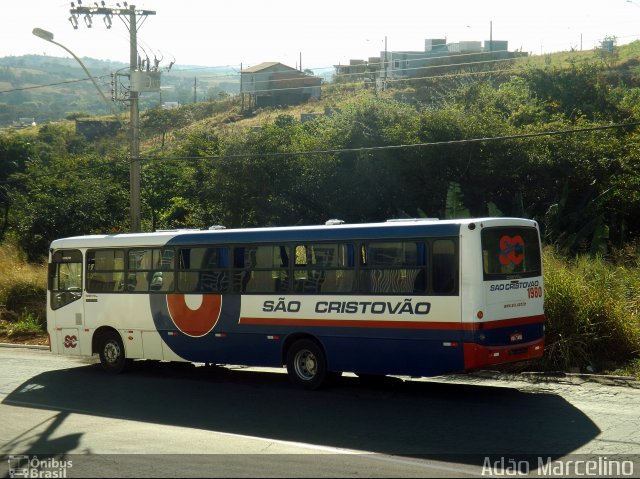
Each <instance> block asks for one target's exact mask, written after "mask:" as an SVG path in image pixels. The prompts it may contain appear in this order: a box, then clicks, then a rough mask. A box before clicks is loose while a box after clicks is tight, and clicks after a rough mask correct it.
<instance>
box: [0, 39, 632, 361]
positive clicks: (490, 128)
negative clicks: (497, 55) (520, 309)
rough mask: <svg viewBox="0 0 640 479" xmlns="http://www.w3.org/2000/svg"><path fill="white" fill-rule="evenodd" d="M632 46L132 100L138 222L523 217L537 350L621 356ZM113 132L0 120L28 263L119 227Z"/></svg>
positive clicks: (7, 200) (124, 174) (7, 204)
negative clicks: (238, 94) (380, 87)
mask: <svg viewBox="0 0 640 479" xmlns="http://www.w3.org/2000/svg"><path fill="white" fill-rule="evenodd" d="M639 49H640V47H639V44H638V43H633V44H630V45H627V46H625V47H620V48H618V49H616V50H615V55H613V56H611V55H610V56H603V55H602V52H590V53H589V54H587V53H586V52H570V53H567V54H563V55H566V57H563V56H558V57H556V56H552V57H549V59H547V58H543V59H542V60H541V61H542V64H538V63H536V61H534V60H536V59H521V60H517V61H512V62H505V63H504V64H501V65H500V66H499V67H497V68H496V67H495V66H484V67H483V66H480V67H479V66H473V67H470V68H467V69H462V68H463V67H461V69H460V70H458V71H456V72H448V73H447V75H444V76H440V77H437V76H430V77H427V76H425V77H423V78H422V79H419V80H405V81H398V82H391V83H390V84H389V85H388V86H389V88H387V89H385V90H384V91H375V90H373V89H365V88H364V86H363V85H362V84H361V83H360V82H343V83H335V84H330V85H326V86H324V87H323V99H322V100H320V101H318V102H315V103H308V104H305V105H299V106H296V107H283V108H274V109H268V110H262V111H257V112H252V114H251V115H248V116H246V115H243V114H241V112H240V108H239V103H238V101H237V100H235V99H227V100H224V101H209V102H202V103H198V104H194V105H190V106H185V107H182V108H178V109H175V110H161V109H150V110H147V111H146V112H145V113H144V114H143V117H142V135H143V141H142V154H141V157H142V158H141V161H142V165H143V170H142V204H143V229H145V230H154V229H159V228H178V227H208V226H209V225H213V224H223V225H226V226H227V227H234V226H242V227H247V226H264V225H294V224H318V223H323V222H324V221H325V220H327V219H329V218H341V219H343V220H345V221H347V222H353V223H356V222H364V221H379V220H386V219H388V218H398V217H420V216H428V217H439V218H452V217H462V216H476V217H477V216H485V215H492V216H494V215H505V216H518V217H528V218H533V219H536V220H537V221H538V222H539V224H540V225H541V229H542V232H543V235H544V240H545V243H546V253H545V263H546V265H547V272H546V274H547V290H546V303H545V304H546V307H547V317H548V330H547V332H548V339H549V347H548V351H549V353H548V354H547V357H546V359H545V361H546V363H545V365H546V366H545V367H547V368H561V369H568V368H574V367H577V368H582V369H585V368H590V369H592V370H595V369H598V370H600V369H608V370H611V369H612V368H615V367H618V366H619V365H621V364H627V365H629V364H631V365H633V364H636V363H637V361H638V358H639V357H640V339H639V337H640V333H639V331H640V325H639V323H638V322H639V320H638V311H637V308H638V303H639V300H638V295H639V291H638V280H637V278H638V264H637V263H638V251H637V245H638V240H639V237H640V222H639V221H640V220H639V218H640V177H639V174H638V166H640V165H639V163H640V136H639V134H638V128H637V125H638V122H639V121H640V76H639V75H640V71H639V65H640V59H639V58H638V50H639ZM574 53H575V54H574ZM300 113H317V115H316V116H315V118H313V119H312V120H311V121H305V122H303V121H301V120H300ZM127 145H128V142H127V137H126V131H122V132H120V133H118V134H117V135H116V137H104V138H101V139H98V140H92V141H89V140H87V139H85V138H84V137H82V136H80V135H78V134H77V133H76V132H75V129H74V125H73V123H71V122H64V121H63V122H58V123H49V124H46V125H44V126H40V127H36V128H32V129H27V130H21V131H19V132H11V133H7V134H5V135H2V136H0V185H2V188H0V208H1V211H0V213H1V215H0V218H1V223H0V234H2V236H3V238H4V240H5V242H11V244H15V245H17V246H18V247H19V248H20V251H23V252H24V253H25V254H26V256H27V258H28V259H29V261H34V262H39V261H42V258H43V257H44V256H45V255H46V253H47V248H48V244H49V242H50V241H51V240H52V239H54V238H58V237H64V236H70V235H77V234H86V233H94V232H101V233H112V232H120V231H127V230H128V222H129V211H128V206H129V197H128V195H129V154H128V146H127ZM605 285H606V286H605ZM634 361H635V362H636V363H634ZM631 367H633V366H631Z"/></svg>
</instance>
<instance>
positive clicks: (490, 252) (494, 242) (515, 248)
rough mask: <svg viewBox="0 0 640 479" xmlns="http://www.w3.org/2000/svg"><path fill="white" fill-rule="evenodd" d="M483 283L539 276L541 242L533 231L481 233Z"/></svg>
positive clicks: (488, 230) (508, 229) (509, 229)
mask: <svg viewBox="0 0 640 479" xmlns="http://www.w3.org/2000/svg"><path fill="white" fill-rule="evenodd" d="M482 265H483V271H484V279H485V280H499V279H517V278H527V277H531V276H540V274H541V272H542V265H541V260H540V242H539V239H538V231H537V230H536V229H535V228H523V227H498V228H486V229H484V230H482Z"/></svg>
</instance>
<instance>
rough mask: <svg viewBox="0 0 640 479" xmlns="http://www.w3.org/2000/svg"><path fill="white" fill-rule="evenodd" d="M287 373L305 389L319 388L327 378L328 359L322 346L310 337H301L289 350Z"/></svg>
mask: <svg viewBox="0 0 640 479" xmlns="http://www.w3.org/2000/svg"><path fill="white" fill-rule="evenodd" d="M287 373H288V374H289V378H290V379H291V381H292V382H293V383H294V384H296V385H297V386H302V387H303V388H305V389H318V388H319V387H321V386H322V385H323V383H324V382H325V379H326V378H327V360H326V358H325V355H324V352H323V351H322V348H321V347H320V346H319V345H318V344H317V343H315V342H314V341H311V340H310V339H300V340H298V341H296V342H295V343H293V344H292V345H291V347H290V348H289V350H288V351H287Z"/></svg>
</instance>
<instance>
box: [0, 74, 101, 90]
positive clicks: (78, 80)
mask: <svg viewBox="0 0 640 479" xmlns="http://www.w3.org/2000/svg"><path fill="white" fill-rule="evenodd" d="M108 76H110V75H103V76H100V77H95V78H105V77H108ZM89 80H91V78H82V79H77V80H66V81H61V82H58V83H49V84H47V85H34V86H25V87H21V88H12V89H11V90H2V91H0V93H12V92H15V91H24V90H35V89H37V88H47V87H52V86H60V85H67V84H69V83H79V82H83V81H89Z"/></svg>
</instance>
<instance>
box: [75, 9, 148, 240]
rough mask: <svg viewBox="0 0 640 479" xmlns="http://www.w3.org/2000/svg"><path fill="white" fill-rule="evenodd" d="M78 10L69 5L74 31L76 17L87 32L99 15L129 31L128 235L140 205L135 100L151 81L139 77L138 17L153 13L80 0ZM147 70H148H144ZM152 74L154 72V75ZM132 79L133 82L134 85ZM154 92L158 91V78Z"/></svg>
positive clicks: (133, 228)
mask: <svg viewBox="0 0 640 479" xmlns="http://www.w3.org/2000/svg"><path fill="white" fill-rule="evenodd" d="M77 1H78V5H79V6H77V7H76V6H75V5H74V3H73V2H72V3H71V7H72V8H71V10H70V13H71V17H70V18H69V21H70V22H71V25H72V26H73V28H74V29H77V28H78V17H79V16H81V15H83V16H84V21H85V23H86V25H87V27H88V28H91V23H92V21H91V19H92V17H93V15H103V20H104V24H105V25H106V27H107V28H111V24H112V18H113V17H114V16H118V17H120V18H121V19H122V20H123V21H124V23H125V25H127V26H128V28H129V45H130V49H129V80H130V82H131V88H130V91H129V102H130V109H129V113H130V122H129V137H130V142H129V146H130V170H129V183H130V185H129V186H130V192H129V195H130V197H129V202H130V209H131V231H132V232H134V233H135V232H139V231H140V230H141V213H140V211H141V205H140V203H141V202H140V110H139V106H138V98H139V92H140V91H152V90H148V89H144V87H141V86H140V83H141V82H144V81H145V80H147V81H151V77H149V78H145V77H143V76H141V75H136V74H137V73H141V72H140V71H139V70H140V69H139V68H138V17H143V20H142V22H144V20H146V17H147V16H148V15H155V14H156V12H154V11H151V10H136V7H135V5H129V6H128V8H127V3H126V2H125V3H124V6H125V8H120V7H118V8H110V7H105V6H104V2H102V7H99V6H98V3H97V2H96V3H95V6H94V7H83V6H81V5H82V2H81V0H77ZM147 67H148V66H147ZM154 73H155V72H154ZM134 79H135V80H136V81H135V82H134ZM157 83H158V89H159V87H160V82H159V76H158V80H157Z"/></svg>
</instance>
